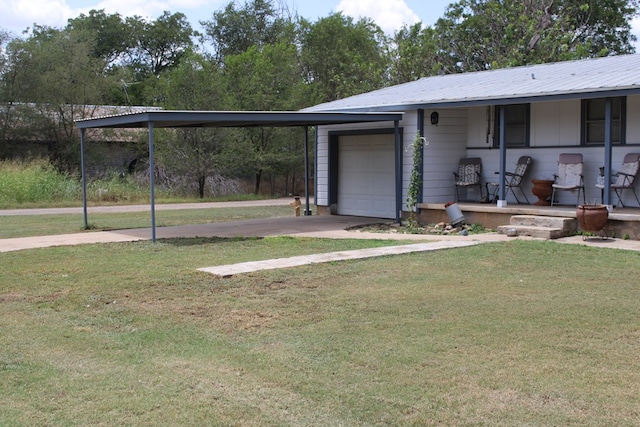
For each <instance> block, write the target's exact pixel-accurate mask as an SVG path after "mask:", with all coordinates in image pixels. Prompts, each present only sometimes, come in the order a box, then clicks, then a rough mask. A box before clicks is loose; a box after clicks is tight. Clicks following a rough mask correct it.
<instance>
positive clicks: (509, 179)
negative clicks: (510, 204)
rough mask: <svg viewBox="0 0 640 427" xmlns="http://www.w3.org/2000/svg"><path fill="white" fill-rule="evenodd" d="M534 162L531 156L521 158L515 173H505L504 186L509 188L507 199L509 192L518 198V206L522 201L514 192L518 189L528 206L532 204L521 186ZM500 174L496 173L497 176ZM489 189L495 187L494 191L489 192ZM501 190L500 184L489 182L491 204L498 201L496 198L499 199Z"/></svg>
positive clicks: (488, 195)
mask: <svg viewBox="0 0 640 427" xmlns="http://www.w3.org/2000/svg"><path fill="white" fill-rule="evenodd" d="M532 161H533V159H532V158H531V156H520V158H519V159H518V162H517V163H516V168H515V170H514V171H513V172H505V173H504V186H505V187H506V188H507V192H506V194H505V197H507V195H509V191H511V194H513V197H515V198H516V202H517V203H518V204H521V202H520V199H518V195H517V194H516V193H515V191H513V189H514V188H517V189H518V190H520V193H521V194H522V195H523V196H524V199H525V200H526V201H527V204H530V203H529V199H528V198H527V195H526V194H525V192H524V191H523V190H522V187H521V184H522V178H523V177H524V175H525V174H526V173H527V169H528V168H529V165H530V164H531V162H532ZM499 173H500V172H496V174H499ZM489 187H493V189H491V190H489ZM499 189H500V183H499V182H487V197H489V201H490V202H492V201H495V200H496V198H497V197H498V190H499Z"/></svg>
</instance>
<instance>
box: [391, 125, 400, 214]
mask: <svg viewBox="0 0 640 427" xmlns="http://www.w3.org/2000/svg"><path fill="white" fill-rule="evenodd" d="M393 124H394V138H395V151H396V164H395V170H396V222H397V223H398V224H400V222H401V213H402V141H401V140H400V126H399V125H400V122H399V121H398V120H394V121H393Z"/></svg>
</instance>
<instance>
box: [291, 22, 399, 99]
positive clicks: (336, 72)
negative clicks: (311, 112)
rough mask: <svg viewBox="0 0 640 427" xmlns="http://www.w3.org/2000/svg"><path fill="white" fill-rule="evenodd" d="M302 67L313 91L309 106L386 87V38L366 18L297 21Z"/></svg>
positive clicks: (378, 28)
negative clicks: (355, 19)
mask: <svg viewBox="0 0 640 427" xmlns="http://www.w3.org/2000/svg"><path fill="white" fill-rule="evenodd" d="M299 34H300V36H299V37H300V49H301V54H300V56H301V58H300V59H301V64H302V67H303V72H304V78H305V81H306V83H307V84H309V85H310V87H311V88H312V90H313V93H312V95H311V97H310V98H309V100H308V102H309V104H317V103H321V102H327V101H334V100H336V99H340V98H344V97H347V96H351V95H356V94H358V93H363V92H368V91H371V90H374V89H379V88H381V87H383V86H385V85H386V84H388V79H387V74H386V72H387V68H388V61H387V57H386V55H385V48H384V46H385V36H384V33H383V32H382V30H381V29H380V27H378V26H377V25H375V24H374V23H373V21H371V20H369V19H360V20H358V21H357V22H354V21H353V19H352V18H351V17H349V16H344V15H342V14H341V13H334V14H331V15H329V16H328V17H326V18H321V19H319V20H318V21H317V22H315V23H311V22H309V21H306V20H304V19H302V20H301V21H300V30H299Z"/></svg>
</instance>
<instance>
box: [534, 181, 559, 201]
mask: <svg viewBox="0 0 640 427" xmlns="http://www.w3.org/2000/svg"><path fill="white" fill-rule="evenodd" d="M531 182H532V183H533V187H532V188H531V192H532V193H533V195H534V196H536V197H537V198H538V201H537V202H535V203H534V205H537V206H549V205H551V202H550V201H549V200H547V199H548V198H549V197H551V194H552V193H553V187H551V185H552V184H553V182H554V181H553V180H552V179H532V180H531Z"/></svg>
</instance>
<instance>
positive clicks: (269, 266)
mask: <svg viewBox="0 0 640 427" xmlns="http://www.w3.org/2000/svg"><path fill="white" fill-rule="evenodd" d="M479 243H481V242H480V241H468V240H467V241H459V242H454V241H438V242H431V243H415V244H412V245H402V246H385V247H381V248H368V249H357V250H352V251H340V252H328V253H323V254H314V255H301V256H294V257H289V258H277V259H268V260H263V261H250V262H242V263H238V264H228V265H218V266H215V267H206V268H199V269H198V270H200V271H204V272H206V273H211V274H214V275H216V276H219V277H231V276H233V275H235V274H241V273H251V272H254V271H260V270H275V269H278V268H289V267H298V266H301V265H309V264H319V263H323V262H332V261H346V260H350V259H362V258H372V257H378V256H387V255H400V254H408V253H413V252H426V251H435V250H440V249H451V248H461V247H465V246H472V245H477V244H479Z"/></svg>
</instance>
